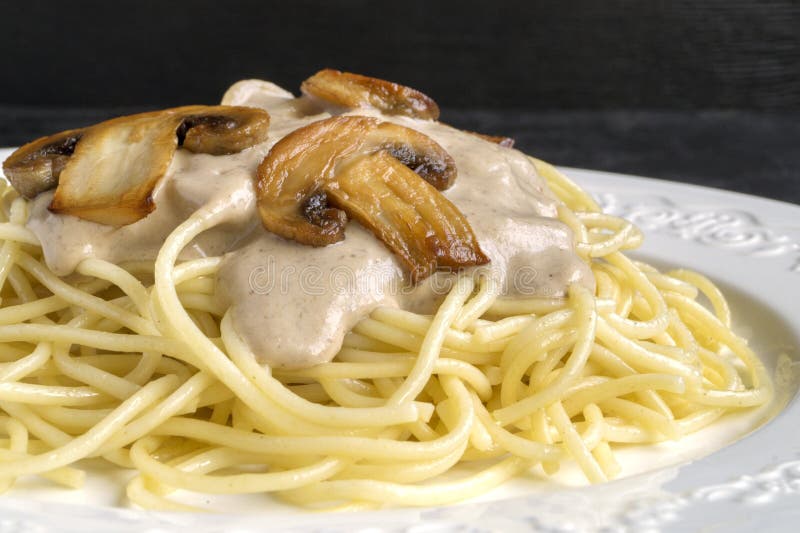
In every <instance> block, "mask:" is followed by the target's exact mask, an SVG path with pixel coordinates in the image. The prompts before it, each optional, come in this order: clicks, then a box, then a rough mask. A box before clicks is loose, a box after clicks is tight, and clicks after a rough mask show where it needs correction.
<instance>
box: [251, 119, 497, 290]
mask: <svg viewBox="0 0 800 533" xmlns="http://www.w3.org/2000/svg"><path fill="white" fill-rule="evenodd" d="M398 155H399V156H400V157H398ZM418 169H422V170H421V171H418ZM455 177H456V170H455V164H454V162H453V160H452V158H451V157H450V156H449V154H447V152H446V151H445V150H444V149H443V148H442V147H441V146H439V145H438V144H436V142H434V141H433V140H432V139H430V138H429V137H427V136H425V135H423V134H422V133H420V132H418V131H415V130H411V129H408V128H404V127H402V126H398V125H396V124H390V123H386V122H379V121H378V120H377V119H374V118H370V117H361V116H338V117H333V118H330V119H326V120H321V121H319V122H315V123H313V124H310V125H309V126H306V127H304V128H301V129H299V130H296V131H294V132H292V133H291V134H290V135H287V136H286V137H284V138H283V139H281V140H280V141H279V142H278V143H277V144H276V145H275V146H273V148H272V150H270V153H269V154H267V157H266V158H265V159H264V161H263V162H262V163H261V165H259V168H258V173H257V178H258V183H257V194H258V207H259V213H260V215H261V221H262V223H263V224H264V227H265V228H266V229H267V230H269V231H272V232H273V233H277V234H278V235H281V236H283V237H285V238H287V239H293V240H295V241H297V242H300V243H302V244H309V245H313V246H325V245H327V244H332V243H334V242H338V241H340V240H342V239H343V238H344V226H345V224H346V222H347V215H349V216H352V217H355V218H356V219H358V220H359V221H360V222H361V223H362V224H363V225H364V226H366V227H367V228H368V229H370V230H371V231H373V233H375V235H376V236H377V237H378V238H379V239H381V240H382V241H383V242H384V243H385V244H386V245H387V246H388V247H389V248H390V249H391V250H392V251H393V252H395V253H396V254H397V255H398V256H399V257H400V259H401V260H402V261H403V263H404V264H405V265H406V266H407V267H408V268H409V270H410V272H411V275H412V279H414V280H415V281H416V280H419V279H422V278H424V277H425V276H427V275H429V274H430V273H431V272H433V270H435V269H436V268H438V267H456V268H457V267H462V266H469V265H476V264H483V263H486V262H487V261H488V259H487V258H486V256H485V255H484V254H483V252H482V251H481V250H480V246H479V245H478V242H477V240H476V239H475V236H474V234H473V232H472V229H471V228H470V226H469V223H468V222H467V220H466V218H465V217H464V215H463V214H461V213H460V212H459V211H458V209H457V208H456V207H455V206H454V205H453V204H451V203H450V202H449V201H448V200H447V199H446V198H445V197H444V196H443V195H441V194H440V193H439V192H438V190H437V189H445V188H447V187H449V186H450V185H452V183H453V181H454V180H455Z"/></svg>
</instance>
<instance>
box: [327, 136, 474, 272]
mask: <svg viewBox="0 0 800 533" xmlns="http://www.w3.org/2000/svg"><path fill="white" fill-rule="evenodd" d="M327 195H328V198H329V201H330V203H331V204H332V205H335V206H337V207H339V208H340V209H342V210H343V211H344V212H345V213H347V214H348V215H349V216H351V217H353V218H355V219H356V220H358V221H359V222H360V223H361V224H362V225H363V226H365V227H366V228H368V229H369V230H370V231H372V233H373V234H375V236H376V237H378V238H379V239H380V240H381V241H383V243H384V244H386V246H387V247H388V248H389V249H390V250H392V252H394V253H395V255H397V256H398V257H399V258H400V260H401V261H402V262H403V264H404V265H405V266H406V268H407V269H408V271H409V272H410V273H411V279H412V281H415V282H416V281H418V280H421V279H424V278H426V277H428V276H429V275H431V274H432V273H433V272H434V271H435V270H436V269H437V268H441V267H452V268H458V267H463V266H469V265H481V264H485V263H488V262H489V259H488V258H487V257H486V256H485V255H484V254H483V252H482V251H481V249H480V246H478V240H477V239H476V238H475V235H474V234H473V232H472V228H470V227H469V223H468V222H467V220H466V217H464V215H463V214H462V213H461V212H460V211H459V210H458V209H457V208H456V207H455V206H454V205H453V204H452V203H451V202H450V201H449V200H448V199H447V198H446V197H445V196H444V195H443V194H440V193H439V191H437V190H436V189H435V188H434V187H433V186H432V185H430V184H428V183H426V182H425V181H424V180H421V179H420V178H419V176H418V175H417V174H415V173H414V172H413V171H412V170H410V169H409V168H408V167H406V166H405V165H403V164H402V163H400V162H399V161H398V160H397V159H395V158H394V157H392V156H391V155H389V154H388V153H386V152H383V151H381V152H376V153H374V154H371V155H368V156H364V157H362V158H361V159H359V160H358V161H356V162H354V163H352V164H350V165H348V166H346V167H345V168H344V169H342V171H341V172H339V174H338V175H337V176H336V186H331V187H328V188H327Z"/></svg>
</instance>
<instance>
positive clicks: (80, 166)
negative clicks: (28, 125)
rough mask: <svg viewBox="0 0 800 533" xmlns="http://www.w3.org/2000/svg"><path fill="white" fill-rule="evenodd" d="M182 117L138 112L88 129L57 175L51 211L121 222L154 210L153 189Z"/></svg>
mask: <svg viewBox="0 0 800 533" xmlns="http://www.w3.org/2000/svg"><path fill="white" fill-rule="evenodd" d="M180 123H181V116H180V115H176V114H172V113H160V112H154V113H142V114H139V115H132V116H129V117H120V118H116V119H112V120H109V121H106V122H103V123H101V124H98V125H96V126H93V127H91V128H89V129H87V130H86V131H85V132H84V134H83V137H82V138H81V140H80V142H79V143H78V145H77V146H76V148H75V152H74V154H73V155H72V158H71V159H70V161H69V162H68V163H67V165H66V167H65V168H64V170H63V171H62V172H61V176H60V178H59V183H58V188H57V189H56V193H55V195H54V196H53V200H52V202H51V203H50V210H51V211H53V212H54V213H61V214H67V215H73V216H76V217H79V218H83V219H86V220H91V221H94V222H99V223H101V224H109V225H113V226H121V225H125V224H131V223H133V222H136V221H137V220H139V219H140V218H144V217H145V216H147V214H148V213H150V212H151V211H152V210H153V209H155V205H154V204H153V201H152V197H151V194H152V191H153V188H154V187H155V186H156V183H157V182H158V180H159V179H160V178H161V176H163V175H164V174H165V173H166V171H167V168H168V167H169V164H170V161H172V155H173V154H174V153H175V149H176V148H177V145H178V138H177V136H176V135H175V130H176V129H177V128H178V126H179V125H180Z"/></svg>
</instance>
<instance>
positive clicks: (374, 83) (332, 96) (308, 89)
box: [300, 68, 439, 120]
mask: <svg viewBox="0 0 800 533" xmlns="http://www.w3.org/2000/svg"><path fill="white" fill-rule="evenodd" d="M300 90H301V91H302V92H303V94H305V95H306V96H308V97H310V98H312V99H319V100H323V101H325V102H327V103H329V104H333V105H335V106H340V107H343V108H349V109H354V108H359V107H372V108H375V109H378V110H380V111H381V112H383V113H386V114H389V115H405V116H408V117H415V118H422V119H428V120H436V119H437V118H439V106H438V105H436V102H434V101H433V99H431V98H430V97H429V96H427V95H425V94H423V93H421V92H419V91H417V90H416V89H412V88H411V87H406V86H404V85H400V84H397V83H392V82H390V81H386V80H381V79H378V78H370V77H369V76H362V75H360V74H353V73H351V72H342V71H339V70H333V69H329V68H326V69H323V70H320V71H319V72H317V73H316V74H314V75H313V76H311V77H310V78H308V79H307V80H306V81H304V82H303V83H302V85H300Z"/></svg>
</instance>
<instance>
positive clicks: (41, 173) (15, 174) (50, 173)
mask: <svg viewBox="0 0 800 533" xmlns="http://www.w3.org/2000/svg"><path fill="white" fill-rule="evenodd" d="M84 131H85V130H84V129H75V130H67V131H62V132H61V133H56V134H55V135H50V136H49V137H41V138H39V139H36V140H35V141H32V142H29V143H28V144H26V145H25V146H23V147H21V148H19V149H18V150H16V151H15V152H14V153H13V154H11V155H10V156H9V157H8V159H6V160H5V161H4V162H3V173H4V174H5V175H6V177H7V178H8V181H10V182H11V185H12V186H13V187H14V188H15V189H16V190H17V192H18V193H20V194H21V195H22V196H24V197H25V198H28V199H31V198H34V197H36V196H37V195H38V194H39V193H40V192H44V191H46V190H49V189H52V188H54V187H55V186H56V185H58V177H59V176H60V175H61V172H62V171H63V170H64V167H65V166H66V165H67V162H68V161H69V158H70V156H71V155H72V153H73V152H74V151H75V145H76V144H77V143H78V141H79V140H80V138H81V135H83V132H84Z"/></svg>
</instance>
